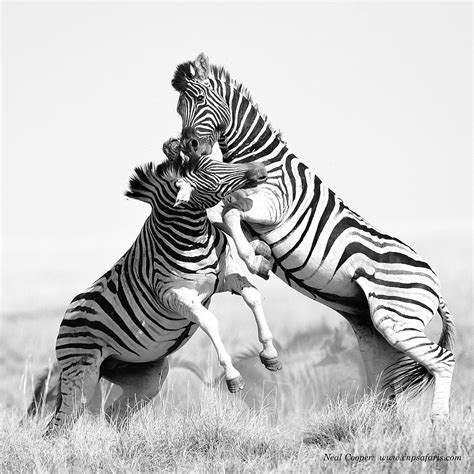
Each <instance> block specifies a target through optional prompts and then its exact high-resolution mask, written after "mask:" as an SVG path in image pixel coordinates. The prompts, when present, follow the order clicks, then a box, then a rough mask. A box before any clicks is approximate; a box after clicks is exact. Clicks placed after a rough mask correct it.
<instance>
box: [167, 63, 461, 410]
mask: <svg viewBox="0 0 474 474" xmlns="http://www.w3.org/2000/svg"><path fill="white" fill-rule="evenodd" d="M269 80H271V77H269ZM172 85H173V87H174V88H175V89H176V90H177V91H178V92H179V101H178V113H179V114H180V116H181V118H182V139H183V144H184V146H185V148H186V150H187V152H188V153H190V154H191V155H192V156H201V155H202V154H203V153H209V152H210V150H211V149H212V147H213V146H214V144H215V143H216V142H218V144H219V147H220V150H221V152H222V156H223V161H224V162H229V163H262V164H264V165H265V167H266V169H267V172H268V180H267V181H266V183H264V184H263V185H262V186H261V187H259V188H258V189H255V190H241V191H237V192H236V193H234V194H233V195H232V196H230V198H229V202H227V203H226V204H225V205H224V208H223V222H224V224H225V225H227V230H228V232H229V233H230V235H232V238H233V239H234V241H235V244H236V247H237V250H238V253H239V256H240V257H241V258H242V259H243V260H244V261H245V263H246V264H247V266H248V268H249V270H250V271H251V272H254V273H256V269H257V267H258V268H261V265H260V264H259V262H258V258H259V256H258V255H256V252H255V251H254V248H253V247H252V245H250V244H249V242H248V240H247V239H246V237H245V235H244V233H243V232H242V228H241V223H242V221H245V222H246V223H247V224H248V225H250V228H251V230H252V232H253V233H254V234H255V235H256V236H257V237H258V238H259V239H260V240H262V241H264V242H265V243H266V244H267V245H268V246H269V247H270V249H271V254H272V257H273V258H274V260H273V262H272V263H271V262H267V263H268V264H271V265H272V267H271V268H272V270H273V271H274V272H275V274H276V275H277V276H278V277H279V278H281V279H282V280H283V281H285V282H286V283H287V284H288V285H289V286H291V287H292V288H294V289H296V290H297V291H299V292H301V293H302V294H304V295H306V296H308V297H310V298H312V299H314V300H316V301H319V302H321V303H323V304H325V305H326V306H328V307H330V308H333V309H334V310H335V311H337V312H339V313H340V314H341V315H342V316H343V317H345V318H346V319H347V320H348V322H349V323H350V324H351V326H352V328H353V330H354V332H355V334H356V337H357V339H358V343H359V347H360V350H361V355H362V359H363V361H364V364H365V367H366V373H367V381H368V383H369V385H370V386H371V387H374V388H377V389H381V391H382V392H383V393H384V394H385V396H387V397H391V398H392V397H395V396H396V395H397V394H398V393H400V392H403V391H406V392H408V393H409V394H416V393H418V392H420V391H421V390H422V389H424V388H425V387H427V386H428V385H429V384H431V383H433V382H434V394H433V403H432V418H433V419H438V418H446V417H447V416H448V413H449V394H450V386H451V380H452V374H453V370H454V356H453V352H452V350H453V345H454V324H453V321H452V318H451V316H450V314H449V311H448V309H447V307H446V305H445V303H444V301H443V298H442V296H441V290H440V284H439V281H438V278H437V276H436V275H435V273H434V272H433V270H432V269H431V267H430V266H429V265H428V264H427V263H426V262H425V261H424V260H423V259H421V258H420V256H419V255H418V254H417V253H416V252H415V251H414V250H413V249H412V248H410V247H409V246H408V245H406V244H404V243H403V242H401V241H400V240H398V239H396V238H394V237H391V236H389V235H387V234H385V233H382V232H380V231H379V230H377V229H376V228H374V227H373V226H371V225H370V224H369V223H368V222H367V221H365V220H364V219H363V218H362V217H361V216H360V215H359V214H357V213H355V212H354V211H352V210H351V209H349V207H347V206H346V205H345V204H344V202H343V201H342V200H341V199H340V198H339V197H338V196H337V195H336V194H335V193H334V192H333V191H332V190H331V189H329V188H328V187H327V186H326V185H325V183H323V182H322V181H321V180H320V179H319V178H318V176H317V175H316V174H315V173H314V172H313V171H312V170H310V169H309V168H308V166H306V165H305V164H304V163H303V162H302V161H300V160H299V159H298V158H297V157H296V156H295V155H294V154H292V153H291V152H290V150H289V149H288V146H287V144H286V143H285V142H284V141H283V140H282V137H281V135H280V133H279V132H277V131H276V130H275V129H274V128H273V127H272V126H271V124H270V123H269V121H268V119H267V117H266V116H265V115H264V114H263V113H262V112H261V111H260V110H259V109H258V107H257V106H256V104H255V103H254V102H253V100H252V98H251V96H250V93H249V91H248V90H247V89H246V88H245V87H244V86H243V85H242V84H239V83H238V82H237V81H235V80H234V79H233V78H231V76H230V74H229V73H228V72H227V71H226V70H225V69H223V68H222V67H216V66H213V65H211V64H209V60H208V58H207V57H206V56H205V55H204V54H200V55H199V56H198V57H197V58H196V60H195V61H188V62H186V63H183V64H180V65H179V66H178V67H177V69H176V72H175V74H174V77H173V80H172ZM260 258H261V257H260ZM436 312H438V313H439V314H440V316H441V318H442V321H443V330H442V333H441V337H440V339H439V341H438V343H434V342H432V341H431V340H429V339H428V338H427V337H426V336H425V334H424V328H425V326H426V325H427V324H428V323H429V321H430V320H431V319H432V317H433V315H434V314H435V313H436Z"/></svg>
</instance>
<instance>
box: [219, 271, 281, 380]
mask: <svg viewBox="0 0 474 474" xmlns="http://www.w3.org/2000/svg"><path fill="white" fill-rule="evenodd" d="M233 266H234V267H237V265H236V264H234V265H233ZM225 288H226V290H227V291H231V292H234V293H238V294H239V295H241V296H242V298H243V299H244V301H245V303H247V306H248V307H249V308H250V309H251V310H252V313H253V315H254V317H255V322H256V323H257V330H258V340H259V341H260V342H261V343H262V346H263V350H262V351H261V352H260V360H261V361H262V364H263V365H264V366H265V367H266V368H267V369H268V370H271V371H277V370H281V362H280V359H279V358H278V352H277V350H276V349H275V346H274V345H273V335H272V332H271V331H270V328H269V327H268V324H267V320H266V318H265V314H264V313H263V307H262V298H261V296H260V292H259V291H258V290H257V288H255V287H254V286H253V285H252V284H251V283H250V282H249V281H248V279H247V278H246V277H245V276H244V275H242V274H240V272H236V273H231V274H228V275H226V278H225Z"/></svg>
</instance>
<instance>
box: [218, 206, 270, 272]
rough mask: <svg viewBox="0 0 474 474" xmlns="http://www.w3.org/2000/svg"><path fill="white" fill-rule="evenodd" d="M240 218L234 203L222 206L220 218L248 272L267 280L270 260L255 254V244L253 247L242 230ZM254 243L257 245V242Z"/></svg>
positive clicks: (240, 213) (239, 211)
mask: <svg viewBox="0 0 474 474" xmlns="http://www.w3.org/2000/svg"><path fill="white" fill-rule="evenodd" d="M241 218H242V211H241V210H239V209H238V208H237V207H235V205H234V206H233V207H231V208H228V209H225V208H224V214H223V216H222V219H223V221H224V224H225V225H226V226H227V228H228V229H229V233H230V235H231V236H232V239H233V240H234V242H235V246H236V248H237V253H238V254H239V257H240V258H241V259H242V260H243V261H244V262H245V264H246V265H247V268H248V269H249V271H250V273H254V274H256V275H258V276H260V277H262V278H264V279H265V280H267V279H268V278H269V276H270V270H271V263H270V260H268V259H267V258H265V257H264V256H262V255H256V246H255V248H254V246H252V245H251V243H250V242H249V241H248V240H247V238H246V237H245V234H244V233H243V231H242V226H241ZM256 244H257V245H258V242H257V243H256Z"/></svg>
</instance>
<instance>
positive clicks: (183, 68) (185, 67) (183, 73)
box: [171, 61, 281, 138]
mask: <svg viewBox="0 0 474 474" xmlns="http://www.w3.org/2000/svg"><path fill="white" fill-rule="evenodd" d="M209 77H210V78H212V79H214V80H215V81H220V82H223V83H224V84H228V85H230V86H232V87H234V88H235V89H236V91H237V92H239V93H241V94H242V95H243V96H244V97H246V98H247V99H248V100H249V102H250V103H251V104H252V105H253V106H254V107H255V108H256V109H257V111H258V112H259V114H260V115H261V116H262V118H263V119H264V120H265V122H266V123H267V124H268V125H269V126H270V129H271V130H272V131H274V132H275V133H277V134H278V136H279V137H280V138H281V132H279V131H277V130H275V129H274V128H273V126H272V125H271V123H270V121H269V120H268V117H267V116H266V115H265V114H264V113H263V112H262V111H261V110H260V108H259V106H258V104H257V103H256V102H254V100H253V98H252V96H251V95H250V91H249V90H248V89H247V87H246V86H244V85H243V84H242V83H241V82H238V81H237V80H235V79H234V78H232V77H231V75H230V73H229V72H228V71H227V70H226V69H225V68H224V67H222V66H216V65H214V64H211V65H210V71H209ZM193 79H195V66H194V64H193V61H187V62H185V63H182V64H179V65H178V66H177V68H176V71H175V73H174V76H173V79H172V80H171V85H172V86H173V87H174V88H175V90H177V91H178V92H184V91H185V90H186V88H187V86H188V81H191V80H193Z"/></svg>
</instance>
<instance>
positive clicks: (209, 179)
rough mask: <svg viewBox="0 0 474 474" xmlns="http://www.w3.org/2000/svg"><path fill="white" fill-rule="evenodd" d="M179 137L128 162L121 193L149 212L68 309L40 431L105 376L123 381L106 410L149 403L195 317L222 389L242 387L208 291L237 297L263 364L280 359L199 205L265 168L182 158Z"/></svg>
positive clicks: (121, 412) (72, 415)
mask: <svg viewBox="0 0 474 474" xmlns="http://www.w3.org/2000/svg"><path fill="white" fill-rule="evenodd" d="M177 143H178V145H179V142H177V141H176V140H175V141H173V140H171V141H170V142H167V143H165V145H164V147H163V149H164V151H165V154H168V155H169V159H168V160H167V161H165V162H164V163H161V164H159V165H153V164H152V163H148V164H147V165H144V166H141V167H137V168H136V169H135V174H134V175H133V176H132V178H131V179H130V183H129V190H128V191H127V192H126V196H128V197H130V198H133V199H137V200H140V201H144V202H146V203H148V204H150V205H151V208H152V211H151V214H150V216H149V217H148V218H147V220H146V222H145V224H144V225H143V228H142V229H141V232H140V234H139V235H138V237H137V239H136V241H135V242H134V243H133V245H132V246H131V248H130V249H129V250H128V251H127V252H126V253H125V254H124V255H123V256H122V257H121V258H120V259H119V260H118V262H117V263H116V264H115V265H114V266H113V267H112V268H111V269H110V270H109V271H108V272H107V273H105V274H104V275H103V276H102V277H101V278H99V279H98V280H97V281H95V282H94V283H93V284H92V286H90V287H89V288H88V289H87V290H86V291H84V292H83V293H80V294H78V295H77V296H76V297H75V298H74V299H73V300H72V302H71V303H70V305H69V307H68V308H67V310H66V313H65V316H64V318H63V320H62V322H61V325H60V328H59V335H58V337H57V341H56V358H57V362H58V365H59V371H60V377H59V387H51V388H50V391H54V389H56V391H58V392H59V396H58V399H57V404H56V411H55V414H54V416H53V418H52V419H51V420H50V422H49V424H48V426H47V430H46V434H51V433H53V432H57V431H58V430H59V429H60V428H61V427H62V426H63V425H64V423H65V421H66V420H71V421H74V420H75V419H77V417H78V416H79V415H80V414H81V413H82V411H83V410H84V408H85V407H86V405H88V404H91V405H94V403H95V404H97V403H96V402H95V401H96V400H97V397H98V396H99V395H98V389H100V387H98V382H99V380H100V378H102V377H103V378H104V379H106V380H108V381H110V382H112V383H113V384H116V385H118V387H119V388H120V390H119V391H118V392H120V395H119V396H118V398H117V400H115V401H113V403H111V404H110V406H109V407H107V411H106V414H107V416H108V418H109V419H115V420H122V419H123V417H124V416H125V415H126V414H127V411H128V409H129V405H130V404H132V403H137V404H138V406H139V407H141V406H143V405H144V404H146V403H147V402H148V401H149V400H150V399H151V398H153V397H154V396H155V395H156V394H157V393H158V392H159V390H160V388H161V386H162V384H163V382H164V380H165V378H166V376H167V373H168V370H169V364H168V360H167V357H168V355H170V354H171V353H173V352H175V351H176V350H178V349H179V348H180V347H182V346H183V345H184V344H185V343H186V342H187V341H188V340H189V338H190V337H191V336H192V335H193V334H194V332H195V331H196V329H197V327H198V326H199V327H201V328H202V329H203V330H204V332H205V333H206V334H207V336H209V338H210V339H211V341H212V343H213V345H214V347H215V349H216V352H217V355H218V359H219V363H220V365H222V367H223V368H224V372H225V379H226V382H227V386H228V389H229V390H230V391H231V392H238V391H239V390H242V388H243V385H244V382H243V379H242V377H241V375H240V373H239V371H238V370H236V369H235V367H234V366H233V365H232V361H231V357H230V355H229V354H228V352H227V351H226V349H225V347H224V345H223V342H222V340H221V337H220V335H219V330H218V323H217V319H216V317H215V316H214V315H213V314H212V313H211V312H210V311H209V310H208V306H209V303H210V300H211V297H212V295H213V294H214V293H218V292H224V291H230V292H232V293H235V294H239V295H241V296H242V297H243V299H244V300H245V302H246V304H247V305H248V306H249V307H250V309H251V310H252V312H253V314H254V317H255V320H256V323H257V328H258V336H259V339H260V341H261V343H262V345H263V350H262V352H261V354H260V358H261V360H262V362H263V363H264V364H265V366H266V367H267V368H268V369H269V370H273V371H275V370H279V369H280V368H281V364H280V362H279V360H278V354H277V351H276V349H275V347H274V345H273V343H272V334H271V331H270V329H269V327H268V324H267V322H266V320H265V316H264V313H263V309H262V302H261V297H260V293H259V292H258V290H257V289H256V288H255V287H254V286H253V285H252V284H251V283H250V282H249V281H248V279H247V278H246V277H245V276H244V274H242V272H241V271H240V269H239V267H238V266H237V264H236V263H235V261H234V260H233V258H232V256H231V253H230V246H229V244H228V241H227V238H226V236H225V234H224V233H223V232H222V231H221V230H219V229H217V228H215V227H214V226H213V225H212V224H211V223H210V221H209V220H208V219H207V217H206V208H208V207H211V206H214V205H215V204H216V203H218V202H219V200H220V199H222V198H223V197H225V196H226V195H227V194H228V193H231V192H233V191H235V190H238V189H240V188H245V187H249V186H257V185H260V184H261V183H263V182H264V181H265V180H266V176H267V175H266V171H265V167H264V166H263V165H261V164H258V163H257V164H252V163H250V164H242V165H241V164H226V163H219V162H217V161H215V160H212V159H211V158H210V157H206V156H203V157H200V158H187V157H185V156H184V155H183V154H182V153H176V151H177V150H179V146H178V145H177ZM46 384H47V381H46V378H44V379H43V380H42V382H41V383H40V384H39V386H38V387H37V389H36V390H35V400H34V401H33V403H32V406H31V407H30V409H29V412H30V414H34V413H35V411H36V410H35V408H34V407H35V406H37V402H38V400H40V399H41V397H43V396H44V397H45V398H47V394H46V396H45V395H44V388H45V385H46ZM58 388H59V390H58ZM42 394H43V395H42Z"/></svg>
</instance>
